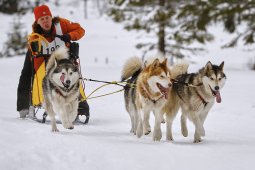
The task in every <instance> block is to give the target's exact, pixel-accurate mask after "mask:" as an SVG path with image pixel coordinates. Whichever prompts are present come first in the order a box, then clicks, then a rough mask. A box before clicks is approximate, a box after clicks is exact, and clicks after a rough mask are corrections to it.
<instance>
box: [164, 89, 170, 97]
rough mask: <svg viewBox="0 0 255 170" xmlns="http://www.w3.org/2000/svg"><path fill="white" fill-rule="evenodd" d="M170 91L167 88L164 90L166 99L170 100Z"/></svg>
mask: <svg viewBox="0 0 255 170" xmlns="http://www.w3.org/2000/svg"><path fill="white" fill-rule="evenodd" d="M168 91H169V89H168V88H166V89H165V90H164V93H163V95H164V97H165V99H168Z"/></svg>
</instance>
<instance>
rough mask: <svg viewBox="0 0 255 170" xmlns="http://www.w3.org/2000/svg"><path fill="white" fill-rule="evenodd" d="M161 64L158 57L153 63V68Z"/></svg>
mask: <svg viewBox="0 0 255 170" xmlns="http://www.w3.org/2000/svg"><path fill="white" fill-rule="evenodd" d="M159 64H160V62H159V59H158V58H156V59H155V60H154V61H153V63H152V68H156V67H157V66H158V65H159Z"/></svg>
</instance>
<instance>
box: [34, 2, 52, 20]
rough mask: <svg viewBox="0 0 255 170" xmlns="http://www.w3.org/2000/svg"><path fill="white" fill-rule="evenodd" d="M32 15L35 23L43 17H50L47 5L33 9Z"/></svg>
mask: <svg viewBox="0 0 255 170" xmlns="http://www.w3.org/2000/svg"><path fill="white" fill-rule="evenodd" d="M34 15H35V21H37V20H38V19H39V18H40V17H43V16H51V17H52V15H51V12H50V9H49V7H48V6H47V5H41V6H37V7H35V9H34Z"/></svg>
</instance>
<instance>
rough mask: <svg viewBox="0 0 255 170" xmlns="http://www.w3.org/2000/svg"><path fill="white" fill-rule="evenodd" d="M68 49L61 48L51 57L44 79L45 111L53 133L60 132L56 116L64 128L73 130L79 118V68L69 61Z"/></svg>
mask: <svg viewBox="0 0 255 170" xmlns="http://www.w3.org/2000/svg"><path fill="white" fill-rule="evenodd" d="M68 58H69V53H68V49H67V48H59V49H58V50H56V51H55V52H54V53H53V54H52V55H51V57H50V59H49V61H48V63H47V66H46V76H45V77H44V79H43V96H44V107H45V111H46V112H47V114H48V115H49V116H50V118H51V122H52V131H53V132H58V131H59V130H58V128H57V125H56V120H55V116H56V114H58V115H59V118H60V120H61V122H62V124H63V126H64V127H65V128H67V129H73V128H74V126H73V123H72V122H73V121H74V120H75V118H76V116H77V110H78V97H79V73H78V68H77V66H76V65H75V64H73V62H71V61H70V60H69V59H68Z"/></svg>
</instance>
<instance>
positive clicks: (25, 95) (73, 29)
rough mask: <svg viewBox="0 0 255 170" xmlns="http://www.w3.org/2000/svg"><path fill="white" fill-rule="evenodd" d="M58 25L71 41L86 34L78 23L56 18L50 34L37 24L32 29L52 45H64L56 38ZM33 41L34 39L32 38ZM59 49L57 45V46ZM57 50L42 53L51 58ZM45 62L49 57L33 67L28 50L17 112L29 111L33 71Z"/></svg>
mask: <svg viewBox="0 0 255 170" xmlns="http://www.w3.org/2000/svg"><path fill="white" fill-rule="evenodd" d="M57 25H58V27H59V25H60V29H61V31H60V32H61V33H62V36H63V35H66V37H68V38H69V40H71V41H77V40H79V39H80V38H82V37H83V36H84V34H85V30H84V29H83V28H82V27H81V26H80V24H78V23H73V22H71V21H69V20H67V19H64V18H59V17H55V18H53V19H52V27H51V30H50V31H48V32H45V31H44V30H43V29H42V28H41V27H40V25H39V24H37V23H36V22H34V24H33V26H32V28H33V33H38V34H40V35H42V36H43V37H44V38H45V39H46V40H47V41H48V42H49V43H52V44H56V42H57V43H58V42H59V43H60V44H64V45H65V42H63V41H62V42H61V40H60V39H57V38H56V34H57V33H59V31H58V30H57ZM32 39H33V37H32ZM55 47H56V48H57V45H56V46H55ZM54 50H55V49H53V50H51V51H48V53H47V50H45V51H41V53H42V54H44V55H45V54H46V55H47V54H48V56H50V54H51V52H52V51H54ZM44 60H47V57H45V58H43V57H40V58H36V60H34V66H32V62H31V51H30V50H28V51H27V54H26V58H25V62H24V65H23V69H22V72H21V76H20V79H19V85H18V90H17V93H18V94H17V111H21V110H23V109H28V108H29V105H30V91H31V81H32V71H34V70H32V69H34V68H35V67H36V65H40V63H41V62H42V61H44ZM82 105H83V106H84V105H87V106H86V107H88V104H87V103H85V104H84V103H83V104H82Z"/></svg>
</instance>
